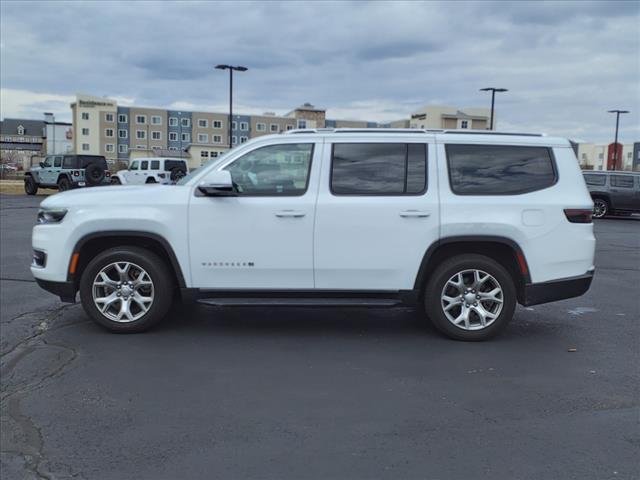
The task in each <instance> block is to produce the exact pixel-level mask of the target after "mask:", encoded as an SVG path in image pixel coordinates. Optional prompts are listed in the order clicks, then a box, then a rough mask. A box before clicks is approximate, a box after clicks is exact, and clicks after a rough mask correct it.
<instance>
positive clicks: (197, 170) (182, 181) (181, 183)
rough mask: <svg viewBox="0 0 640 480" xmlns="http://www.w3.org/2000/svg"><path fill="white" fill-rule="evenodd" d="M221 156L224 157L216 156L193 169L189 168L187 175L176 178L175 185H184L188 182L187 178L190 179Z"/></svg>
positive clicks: (216, 161) (217, 160)
mask: <svg viewBox="0 0 640 480" xmlns="http://www.w3.org/2000/svg"><path fill="white" fill-rule="evenodd" d="M222 158H224V155H221V156H220V157H218V158H213V159H211V160H209V161H208V162H207V163H205V164H204V165H202V166H200V167H197V168H194V169H193V170H191V171H190V172H189V174H188V175H185V176H184V177H182V178H181V179H180V180H178V181H177V182H176V185H185V184H186V183H188V182H189V180H191V179H192V178H193V177H195V176H196V175H198V174H199V173H201V172H202V171H203V170H204V169H205V168H207V167H209V166H211V165H213V164H215V163H218V162H219V161H220V160H221V159H222Z"/></svg>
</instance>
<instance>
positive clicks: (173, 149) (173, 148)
mask: <svg viewBox="0 0 640 480" xmlns="http://www.w3.org/2000/svg"><path fill="white" fill-rule="evenodd" d="M169 150H172V151H177V150H178V147H169Z"/></svg>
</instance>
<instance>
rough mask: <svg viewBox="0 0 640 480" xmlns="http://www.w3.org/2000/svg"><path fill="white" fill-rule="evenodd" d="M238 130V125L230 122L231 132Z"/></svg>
mask: <svg viewBox="0 0 640 480" xmlns="http://www.w3.org/2000/svg"><path fill="white" fill-rule="evenodd" d="M237 129H238V123H237V122H231V130H237Z"/></svg>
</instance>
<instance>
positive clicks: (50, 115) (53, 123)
mask: <svg viewBox="0 0 640 480" xmlns="http://www.w3.org/2000/svg"><path fill="white" fill-rule="evenodd" d="M44 117H45V119H48V118H49V119H51V129H52V134H53V135H52V136H53V141H52V143H53V145H52V147H53V152H51V153H53V154H54V155H55V154H56V117H55V115H54V114H53V113H51V112H44ZM44 128H45V134H46V133H47V132H46V129H47V127H46V126H45V127H44ZM47 153H48V152H47V148H46V147H45V155H46V154H47Z"/></svg>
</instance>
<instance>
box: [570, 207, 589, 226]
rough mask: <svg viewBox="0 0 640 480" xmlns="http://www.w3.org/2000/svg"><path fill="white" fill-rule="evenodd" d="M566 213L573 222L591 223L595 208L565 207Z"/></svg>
mask: <svg viewBox="0 0 640 480" xmlns="http://www.w3.org/2000/svg"><path fill="white" fill-rule="evenodd" d="M564 214H565V215H566V216H567V220H569V221H570V222H571V223H591V221H592V220H591V215H592V214H593V210H591V209H590V208H565V209H564Z"/></svg>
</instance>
